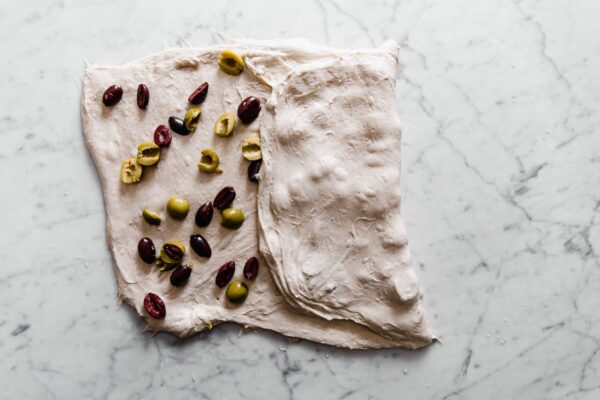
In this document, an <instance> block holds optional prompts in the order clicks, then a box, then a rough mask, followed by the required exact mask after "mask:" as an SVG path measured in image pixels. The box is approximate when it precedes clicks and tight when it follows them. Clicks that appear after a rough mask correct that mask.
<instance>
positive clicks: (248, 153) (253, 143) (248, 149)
mask: <svg viewBox="0 0 600 400" xmlns="http://www.w3.org/2000/svg"><path fill="white" fill-rule="evenodd" d="M242 157H244V158H245V159H246V160H248V161H256V160H260V159H261V158H262V154H261V152H260V137H258V135H252V136H250V137H248V138H246V139H244V141H243V142H242Z"/></svg>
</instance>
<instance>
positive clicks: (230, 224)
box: [221, 207, 245, 229]
mask: <svg viewBox="0 0 600 400" xmlns="http://www.w3.org/2000/svg"><path fill="white" fill-rule="evenodd" d="M221 217H222V219H221V226H223V227H225V228H227V229H237V228H239V227H240V226H242V224H243V223H244V219H245V217H244V212H243V211H242V210H241V209H239V208H233V207H231V208H226V209H224V210H223V211H221Z"/></svg>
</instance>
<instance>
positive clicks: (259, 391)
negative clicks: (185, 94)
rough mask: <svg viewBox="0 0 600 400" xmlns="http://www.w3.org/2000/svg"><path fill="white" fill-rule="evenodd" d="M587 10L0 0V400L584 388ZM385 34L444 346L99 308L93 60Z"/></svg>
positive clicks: (502, 5) (592, 111)
mask: <svg viewBox="0 0 600 400" xmlns="http://www.w3.org/2000/svg"><path fill="white" fill-rule="evenodd" d="M599 19H600V3H598V2H597V1H595V0H580V1H576V2H575V1H567V0H554V1H533V0H522V1H517V0H515V1H503V0H502V1H501V0H480V1H469V0H450V1H422V0H397V1H387V2H376V1H366V0H362V1H341V0H337V1H334V0H317V1H312V2H311V1H305V2H291V1H290V2H277V3H276V5H275V2H267V1H229V2H218V1H204V2H183V1H171V2H168V4H167V2H163V1H158V0H153V1H129V2H121V1H116V0H105V1H85V2H84V1H74V0H65V1H39V0H38V1H31V2H25V3H22V4H20V5H19V6H18V7H17V6H16V5H15V3H11V2H8V1H4V2H0V32H1V33H2V34H1V35H0V49H1V50H2V62H0V138H1V141H2V145H0V171H1V173H0V183H1V187H2V190H1V191H0V205H1V208H2V228H1V229H0V242H1V243H2V246H0V258H1V259H2V260H3V263H2V267H1V270H2V274H1V275H0V294H1V296H0V309H2V313H0V356H1V359H2V362H1V363H0V388H1V389H0V398H2V399H4V398H6V399H71V398H73V399H82V398H86V399H138V398H144V399H164V398H170V399H178V398H200V399H235V398H238V399H304V398H307V399H308V398H310V399H314V398H332V399H351V400H352V399H391V398H411V399H452V400H456V399H598V398H600V314H599V312H598V309H599V308H600V296H599V293H600V259H599V255H600V254H599V251H600V250H599V248H598V246H600V224H599V222H598V213H599V210H600V192H599V190H598V183H599V182H600V168H599V163H600V156H599V155H598V154H599V148H600V134H599V133H598V129H599V127H600V94H599V93H600V74H599V73H598V71H600V25H599V24H598V20H599ZM240 35H243V36H247V37H254V38H280V37H294V36H305V37H308V38H310V39H311V40H313V41H315V42H318V43H325V44H330V45H334V46H341V47H361V46H375V45H378V44H380V43H382V42H383V41H384V40H385V39H390V38H391V39H395V40H396V41H398V42H399V43H400V44H401V61H402V73H401V74H400V76H399V78H398V91H397V92H398V99H399V102H398V112H399V114H400V117H401V120H402V123H403V145H404V147H403V175H402V177H403V183H402V184H403V195H404V203H403V215H404V217H405V220H406V225H407V229H408V232H409V235H410V238H411V246H412V249H413V253H414V258H415V263H416V266H417V268H418V271H419V275H420V278H421V281H422V286H423V291H424V293H425V304H426V306H427V311H428V314H429V317H430V320H431V324H432V326H433V329H434V330H435V332H436V333H437V334H439V335H440V336H441V338H442V340H443V344H436V345H433V346H431V347H429V348H427V349H425V350H422V351H417V352H410V351H403V350H386V351H357V352H351V351H344V350H338V349H335V348H331V347H327V346H320V345H316V344H314V343H310V342H302V341H301V342H290V341H288V340H287V339H286V338H284V337H281V336H279V335H276V334H272V333H268V332H267V333H265V332H242V331H241V330H240V328H239V327H238V326H235V325H225V326H221V327H219V328H218V329H216V330H215V331H213V332H211V333H210V334H209V335H201V336H196V337H193V338H190V339H187V340H179V339H176V338H174V337H172V336H169V335H156V336H151V335H149V334H147V333H143V332H142V329H143V324H142V321H141V320H140V319H139V318H137V316H135V315H134V314H133V313H132V312H131V310H129V309H128V308H127V307H123V306H119V305H118V304H117V302H116V300H115V283H114V276H113V272H112V267H111V257H110V254H109V252H108V250H107V248H106V242H105V238H104V207H103V203H102V197H101V190H100V186H99V181H98V178H97V176H96V173H95V170H94V167H93V165H92V162H91V159H90V156H89V154H88V152H87V150H86V148H85V146H84V143H83V138H82V133H81V123H80V119H79V98H80V92H81V81H80V78H81V74H82V71H83V68H84V65H85V62H86V60H87V61H89V62H93V63H100V64H119V63H123V62H126V61H128V60H131V59H134V58H137V57H140V56H144V55H147V54H150V53H153V52H156V51H158V50H161V49H163V48H167V47H176V46H191V45H195V46H204V45H208V44H212V43H214V42H215V41H216V40H218V39H219V38H220V37H221V36H240Z"/></svg>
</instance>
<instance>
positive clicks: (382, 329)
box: [82, 40, 433, 349]
mask: <svg viewBox="0 0 600 400" xmlns="http://www.w3.org/2000/svg"><path fill="white" fill-rule="evenodd" d="M225 48H230V49H232V50H234V51H236V52H237V53H239V54H240V55H242V56H243V57H244V58H245V62H246V68H245V70H244V72H243V73H242V74H241V75H239V76H231V75H227V74H225V73H223V72H222V71H220V70H219V68H218V67H217V59H218V56H219V54H220V52H221V51H222V50H223V49H225ZM397 51H398V49H397V46H396V45H395V44H394V43H391V42H389V43H386V44H384V45H383V46H382V47H381V48H379V49H370V50H338V49H332V48H328V47H323V46H317V45H314V44H311V43H310V42H308V41H305V40H286V41H250V40H243V41H237V42H232V43H228V44H227V45H220V46H215V47H211V48H206V49H193V48H190V49H173V50H168V51H165V52H162V53H158V54H156V55H153V56H150V57H147V58H144V59H141V60H138V61H134V62H131V63H128V64H125V65H124V66H121V67H98V66H92V67H88V68H87V69H86V73H85V76H84V88H83V98H82V118H83V127H84V135H85V139H86V144H87V145H88V148H89V149H90V153H91V154H92V157H93V159H94V162H95V164H96V167H97V169H98V172H99V175H100V179H101V182H102V187H103V193H104V199H105V205H106V210H107V239H108V243H109V246H110V248H111V251H112V254H113V257H114V261H115V272H116V276H117V287H118V294H119V298H120V299H122V300H123V301H125V302H126V303H128V304H129V305H131V306H132V307H133V308H134V309H135V310H136V311H137V313H138V314H139V315H140V316H142V317H143V318H144V319H145V320H146V322H147V324H148V329H150V330H152V331H167V332H171V333H173V334H176V335H179V336H186V335H190V334H193V333H196V332H199V331H202V330H205V329H208V328H210V327H212V326H213V325H216V324H218V323H220V322H225V321H233V322H237V323H239V324H242V325H244V326H247V327H254V328H263V329H270V330H274V331H277V332H280V333H282V334H284V335H287V336H290V337H296V338H304V339H308V340H313V341H316V342H320V343H326V344H330V345H335V346H340V347H346V348H384V347H406V348H413V349H414V348H419V347H423V346H425V345H427V344H429V343H431V341H432V340H433V336H432V335H431V333H430V332H429V329H428V327H427V323H426V320H425V318H424V315H423V308H422V301H421V296H420V292H419V287H418V282H417V279H416V276H415V274H414V273H413V271H412V269H411V267H410V253H409V251H408V247H407V243H406V242H407V240H406V234H405V232H404V229H403V226H402V220H401V218H400V214H399V207H400V193H399V164H400V153H399V152H400V129H399V124H398V120H397V116H396V111H395V100H394V96H395V94H394V84H395V76H396V69H397ZM204 81H207V82H208V83H209V84H210V88H209V92H208V96H207V98H206V100H205V102H204V103H203V104H202V106H201V107H202V110H203V113H202V117H201V119H200V122H199V124H198V128H197V130H196V132H195V133H193V134H191V135H189V136H178V135H174V137H173V141H172V143H171V145H170V147H169V148H167V149H165V150H163V151H162V154H161V161H160V162H159V164H158V166H156V167H149V168H145V170H144V174H143V179H142V181H141V182H139V183H137V184H134V185H124V184H122V183H121V182H120V181H119V168H120V164H121V161H122V160H123V159H126V158H128V157H130V156H132V155H134V154H135V149H136V146H137V144H139V143H141V142H144V141H148V140H152V133H153V131H154V129H155V127H156V126H157V125H159V124H166V122H167V119H168V117H169V116H170V115H177V116H182V115H183V114H184V113H185V110H186V108H187V106H188V104H187V96H188V95H189V94H190V93H191V92H192V91H193V90H194V89H195V88H196V87H198V85H199V84H200V83H202V82H204ZM139 83H145V84H146V85H147V86H148V87H149V88H150V104H149V105H148V109H147V110H145V111H142V110H139V109H138V108H137V105H136V101H135V89H136V88H137V85H138V84H139ZM112 84H119V85H121V86H122V87H123V89H124V95H123V99H122V100H121V102H120V103H118V104H117V105H115V106H114V107H111V108H106V107H104V106H103V105H102V101H101V98H102V93H103V91H104V89H105V88H106V87H108V86H109V85H112ZM247 96H256V97H258V98H259V99H261V102H262V104H263V110H262V112H261V114H260V116H259V117H258V119H257V120H256V121H254V122H253V123H251V124H249V125H241V124H240V125H239V126H238V127H237V128H236V130H235V131H234V132H233V134H232V135H231V136H230V137H227V138H220V137H217V136H215V135H214V134H213V133H212V125H213V124H214V121H215V120H216V118H217V117H218V116H219V115H220V114H221V113H222V112H225V111H229V112H233V113H235V110H236V109H237V105H238V104H239V103H240V101H241V100H242V99H244V98H245V97H247ZM238 124H239V121H238ZM256 133H260V136H261V140H262V145H261V147H262V152H263V167H262V170H261V173H260V177H261V178H260V179H261V181H260V184H259V185H256V184H255V183H252V182H249V181H248V179H247V176H246V168H247V165H248V162H247V161H245V160H243V158H242V157H241V153H240V146H241V142H242V140H243V139H244V138H246V137H248V136H250V135H252V134H256ZM207 147H211V148H213V149H214V150H215V151H217V153H218V154H219V155H220V157H221V164H222V167H223V169H224V172H223V174H211V175H207V174H203V173H201V172H199V171H198V169H197V167H196V163H197V161H198V159H199V157H200V151H201V150H202V149H204V148H207ZM224 186H233V187H234V188H235V189H236V192H237V197H236V200H235V202H234V205H235V206H236V207H240V208H242V209H243V210H244V212H245V214H246V221H245V222H244V224H243V225H242V227H241V228H240V229H238V230H227V229H224V228H222V227H221V226H220V224H219V223H220V216H219V215H218V214H216V215H215V216H214V217H213V221H212V223H211V224H210V226H209V227H208V228H197V227H195V225H194V221H193V220H194V218H193V216H194V213H195V211H196V210H197V208H198V207H199V206H200V205H201V204H203V203H204V202H206V201H208V200H212V199H213V198H214V196H215V195H216V193H217V192H218V191H219V190H220V189H221V188H222V187H224ZM257 186H258V189H257ZM174 195H181V196H184V197H186V198H188V199H189V201H190V205H191V208H190V214H189V215H188V217H187V218H186V219H185V220H184V221H175V220H172V219H170V218H169V217H168V216H167V215H166V212H165V210H164V206H165V204H166V202H167V200H168V198H169V197H171V196H174ZM143 208H149V209H152V210H155V211H158V212H159V213H160V214H161V215H162V216H163V222H162V224H161V225H160V227H155V226H150V225H148V224H147V223H145V222H144V221H143V220H142V218H141V216H140V213H141V210H142V209H143ZM195 233H201V234H202V235H203V236H204V237H206V239H207V240H208V242H209V243H210V245H211V247H212V250H213V255H212V257H211V258H210V259H205V258H200V257H197V256H196V255H195V254H194V253H193V251H191V250H190V249H189V248H188V249H187V251H186V256H185V259H184V262H186V263H187V262H193V263H194V270H193V273H192V276H191V277H190V279H189V282H188V283H187V284H186V285H185V286H183V287H182V288H175V287H173V286H172V285H171V284H170V282H169V274H168V273H163V274H159V273H158V270H157V269H156V267H153V266H149V265H146V264H144V263H143V262H142V261H141V260H140V259H139V257H138V255H137V242H138V240H139V239H140V238H141V237H143V236H149V237H151V238H152V239H153V241H154V243H155V246H156V247H157V249H159V248H160V246H161V245H162V243H164V242H166V241H170V240H179V241H181V242H183V243H184V244H186V247H189V246H187V244H188V240H189V236H190V235H192V234H195ZM259 243H260V245H259ZM251 256H258V258H259V262H260V272H259V274H258V277H257V279H256V280H255V281H253V282H249V288H250V292H249V295H248V298H247V299H246V301H245V302H244V303H243V304H241V305H232V304H231V303H228V302H227V301H226V300H225V298H224V289H219V288H218V287H216V285H215V283H214V278H215V274H216V272H217V270H218V268H219V266H221V265H222V264H224V263H225V262H227V261H230V260H234V261H235V262H236V264H237V268H236V273H235V276H234V279H239V280H243V276H242V268H243V265H244V262H245V260H246V259H247V258H249V257H251ZM148 292H153V293H156V294H158V295H159V296H161V298H162V299H163V300H164V302H165V305H166V308H167V315H166V317H165V318H164V319H153V318H150V317H149V316H148V315H147V313H146V312H145V310H144V307H143V298H144V296H145V295H146V293H148Z"/></svg>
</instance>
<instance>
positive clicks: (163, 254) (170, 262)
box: [159, 242, 185, 271]
mask: <svg viewBox="0 0 600 400" xmlns="http://www.w3.org/2000/svg"><path fill="white" fill-rule="evenodd" d="M165 246H167V247H168V246H175V247H179V250H181V254H180V256H181V257H179V259H175V258H172V257H171V256H169V255H168V252H169V250H165ZM171 252H173V251H172V250H171ZM184 254H185V246H184V245H183V243H181V242H166V243H165V244H163V245H162V247H161V249H160V256H159V260H160V261H162V263H163V264H162V265H161V266H160V268H162V270H166V271H168V270H169V269H172V267H173V266H174V265H175V264H180V263H181V260H182V259H183V255H184ZM173 255H175V254H173Z"/></svg>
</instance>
